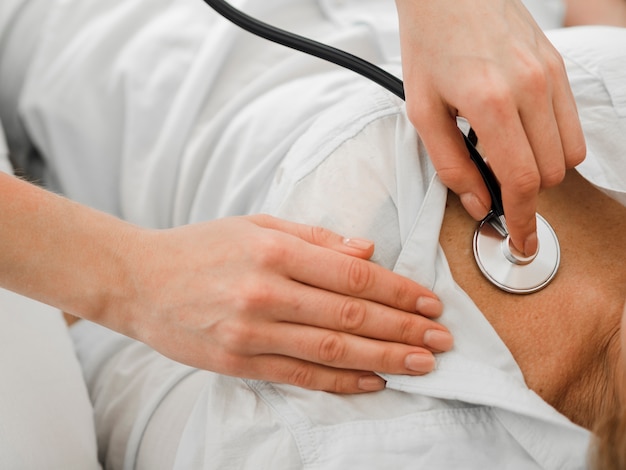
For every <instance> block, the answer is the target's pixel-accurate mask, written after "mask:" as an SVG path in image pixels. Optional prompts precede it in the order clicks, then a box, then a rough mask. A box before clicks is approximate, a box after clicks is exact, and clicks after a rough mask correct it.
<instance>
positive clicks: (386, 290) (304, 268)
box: [285, 244, 437, 312]
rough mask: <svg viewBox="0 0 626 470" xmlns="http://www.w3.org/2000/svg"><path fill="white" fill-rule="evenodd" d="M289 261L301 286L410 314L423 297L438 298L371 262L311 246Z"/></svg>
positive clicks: (292, 276)
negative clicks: (316, 288)
mask: <svg viewBox="0 0 626 470" xmlns="http://www.w3.org/2000/svg"><path fill="white" fill-rule="evenodd" d="M293 253H295V255H294V256H291V257H290V258H289V259H288V260H285V261H286V269H287V270H288V275H289V276H290V277H291V278H292V279H294V280H296V281H299V282H301V283H304V284H309V285H312V286H316V287H318V288H321V289H325V290H328V291H333V292H336V293H339V294H343V295H348V296H351V297H358V298H362V299H366V300H371V301H373V302H377V303H380V304H384V305H387V306H389V307H393V308H396V309H399V310H404V311H406V312H417V311H418V300H419V299H420V298H422V297H429V298H433V299H437V296H436V295H435V294H434V293H433V292H431V291H430V290H429V289H427V288H426V287H424V286H421V285H419V284H418V283H416V282H414V281H412V280H410V279H408V278H406V277H403V276H400V275H399V274H396V273H394V272H393V271H390V270H388V269H386V268H384V267H382V266H379V265H377V264H374V263H373V262H371V261H367V260H363V259H360V258H355V257H352V256H348V255H345V254H342V253H338V252H335V251H332V250H329V249H325V248H322V247H318V246H315V245H310V244H307V246H304V247H300V248H299V249H297V250H294V251H293Z"/></svg>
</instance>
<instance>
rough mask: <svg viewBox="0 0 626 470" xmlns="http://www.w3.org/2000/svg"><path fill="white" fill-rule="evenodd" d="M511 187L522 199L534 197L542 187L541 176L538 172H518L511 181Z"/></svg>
mask: <svg viewBox="0 0 626 470" xmlns="http://www.w3.org/2000/svg"><path fill="white" fill-rule="evenodd" d="M509 186H510V187H511V188H514V189H515V192H516V193H517V194H518V197H519V198H520V199H526V198H529V197H532V196H534V195H535V194H536V193H537V192H538V191H539V188H540V186H541V176H540V175H539V173H538V172H537V171H534V170H528V171H517V172H515V173H514V174H513V176H512V177H511V179H510V181H509Z"/></svg>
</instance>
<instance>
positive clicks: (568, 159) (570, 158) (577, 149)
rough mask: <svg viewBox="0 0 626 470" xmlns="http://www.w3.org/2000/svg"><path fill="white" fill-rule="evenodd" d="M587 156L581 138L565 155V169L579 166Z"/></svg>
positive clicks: (583, 141) (585, 147)
mask: <svg viewBox="0 0 626 470" xmlns="http://www.w3.org/2000/svg"><path fill="white" fill-rule="evenodd" d="M586 156H587V146H586V144H585V140H584V138H581V139H580V141H579V142H577V143H576V144H575V145H574V146H573V147H572V148H571V149H569V150H568V151H567V152H566V153H565V164H566V166H567V168H574V167H575V166H577V165H580V164H581V163H582V162H583V160H584V159H585V157H586Z"/></svg>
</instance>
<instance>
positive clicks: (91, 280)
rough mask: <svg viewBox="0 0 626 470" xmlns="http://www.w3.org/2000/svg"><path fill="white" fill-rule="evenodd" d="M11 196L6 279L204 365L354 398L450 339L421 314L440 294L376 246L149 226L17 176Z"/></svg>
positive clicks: (0, 188)
mask: <svg viewBox="0 0 626 470" xmlns="http://www.w3.org/2000/svg"><path fill="white" fill-rule="evenodd" d="M0 197H1V200H2V201H3V204H2V205H1V206H0V218H1V220H2V221H3V227H4V228H3V230H2V231H1V232H0V233H1V235H0V237H1V242H2V246H3V250H2V251H1V252H0V285H2V286H3V287H6V288H8V289H11V290H14V291H16V292H19V293H21V294H23V295H26V296H29V297H32V298H35V299H37V300H40V301H43V302H45V303H48V304H50V305H54V306H56V307H58V308H59V309H62V310H64V311H66V312H68V313H70V314H73V315H76V316H79V317H82V318H85V319H89V320H92V321H95V322H97V323H100V324H102V325H104V326H106V327H109V328H111V329H113V330H116V331H119V332H121V333H123V334H126V335H128V336H131V337H134V338H136V339H138V340H140V341H143V342H145V343H147V344H149V345H150V346H152V347H154V348H155V349H156V350H158V351H159V352H161V353H163V354H165V355H166V356H169V357H171V358H173V359H175V360H178V361H181V362H184V363H186V364H189V365H192V366H196V367H200V368H205V369H209V370H213V371H216V372H220V373H224V374H228V375H235V376H242V377H249V378H259V379H266V380H271V381H278V382H286V383H292V384H295V385H299V386H303V387H306V388H314V389H323V390H328V391H336V392H350V393H355V392H363V391H372V390H378V389H381V388H382V387H384V382H383V381H382V379H380V378H379V377H378V376H376V375H375V374H373V373H372V372H371V371H378V372H389V373H403V374H422V373H426V372H429V371H430V370H432V368H433V367H434V359H433V356H432V353H431V351H442V350H446V349H449V348H450V347H451V338H450V337H449V335H447V332H446V330H445V328H444V327H443V326H441V325H439V324H437V323H435V322H433V321H432V320H430V319H428V318H425V317H424V316H422V315H418V314H417V313H418V312H419V313H421V314H423V315H425V316H427V317H436V316H438V315H439V314H440V313H441V304H440V303H439V301H438V300H436V297H435V296H434V294H432V293H431V292H429V291H428V290H426V289H425V288H423V287H421V286H419V285H417V284H415V283H414V282H412V281H409V280H408V279H405V278H403V277H400V276H398V275H396V274H394V273H392V272H390V271H387V270H385V269H383V268H381V267H379V266H377V265H375V264H373V263H371V262H369V261H367V258H369V256H371V255H372V252H373V245H372V244H371V243H369V242H367V241H364V240H353V241H352V242H347V243H346V241H345V240H344V239H343V238H342V237H341V236H339V235H337V234H334V233H332V232H329V231H327V230H323V229H318V228H314V227H308V226H304V225H298V224H293V223H290V222H286V221H283V220H279V219H275V218H272V217H269V216H251V217H239V218H231V219H222V220H218V221H214V222H207V223H202V224H196V225H188V226H183V227H179V228H175V229H170V230H160V231H155V230H144V229H142V228H139V227H136V226H134V225H130V224H127V223H125V222H123V221H121V220H119V219H116V218H114V217H111V216H109V215H107V214H104V213H101V212H98V211H95V210H92V209H89V208H87V207H85V206H81V205H79V204H76V203H74V202H72V201H69V200H67V199H65V198H63V197H60V196H57V195H54V194H52V193H49V192H47V191H45V190H42V189H40V188H38V187H35V186H33V185H31V184H29V183H26V182H24V181H21V180H19V179H17V178H14V177H11V176H9V175H7V174H5V173H0ZM433 332H436V333H434V334H433ZM442 335H443V336H442Z"/></svg>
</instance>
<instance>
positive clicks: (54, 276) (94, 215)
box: [0, 173, 138, 323]
mask: <svg viewBox="0 0 626 470" xmlns="http://www.w3.org/2000/svg"><path fill="white" fill-rule="evenodd" d="M0 198H1V200H2V204H1V205H0V220H2V222H3V229H2V230H1V231H0V243H1V245H2V250H1V252H0V285H2V286H3V287H5V288H7V289H10V290H13V291H15V292H18V293H20V294H22V295H26V296H28V297H32V298H34V299H37V300H39V301H42V302H44V303H47V304H50V305H53V306H55V307H58V308H59V309H62V310H64V311H67V312H69V313H72V314H74V315H77V316H80V317H82V318H88V319H91V320H94V321H97V322H99V323H111V321H112V319H106V320H105V319H104V318H103V316H105V315H106V314H107V312H110V311H112V310H113V309H112V308H111V307H112V305H111V304H112V303H115V302H117V301H118V300H121V299H123V298H125V297H126V296H127V291H128V290H129V286H131V285H132V282H131V281H130V279H129V274H128V273H129V270H128V269H127V266H128V264H129V261H128V260H127V258H126V256H125V251H126V249H127V246H128V241H129V240H130V239H132V235H133V233H135V232H136V231H137V230H138V229H136V228H135V227H133V226H131V225H129V224H126V223H125V222H122V221H121V220H118V219H116V218H114V217H111V216H109V215H107V214H104V213H101V212H98V211H95V210H92V209H90V208H87V207H85V206H81V205H79V204H76V203H74V202H72V201H70V200H68V199H66V198H63V197H61V196H58V195H56V194H53V193H50V192H48V191H46V190H43V189H41V188H38V187H36V186H34V185H32V184H29V183H27V182H25V181H22V180H19V179H17V178H14V177H12V176H9V175H7V174H5V173H1V174H0Z"/></svg>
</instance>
